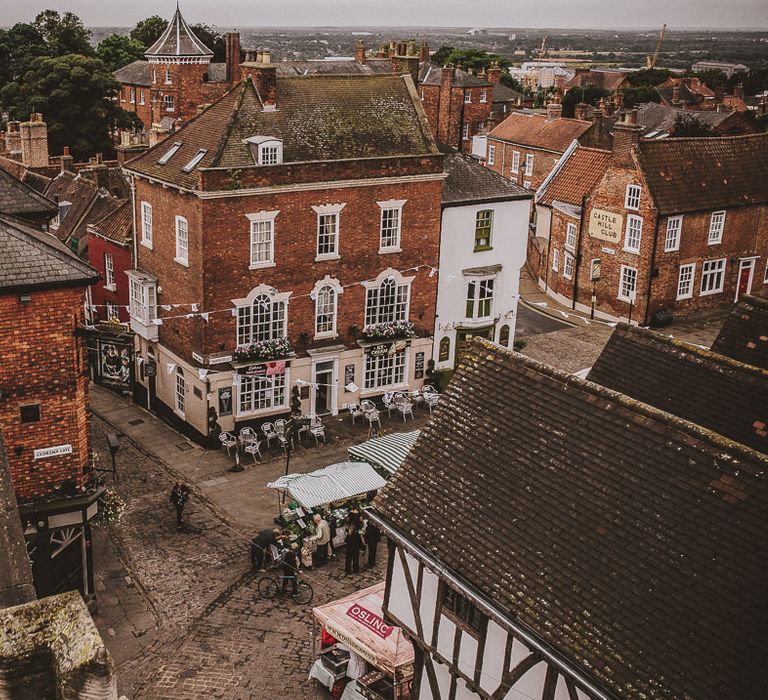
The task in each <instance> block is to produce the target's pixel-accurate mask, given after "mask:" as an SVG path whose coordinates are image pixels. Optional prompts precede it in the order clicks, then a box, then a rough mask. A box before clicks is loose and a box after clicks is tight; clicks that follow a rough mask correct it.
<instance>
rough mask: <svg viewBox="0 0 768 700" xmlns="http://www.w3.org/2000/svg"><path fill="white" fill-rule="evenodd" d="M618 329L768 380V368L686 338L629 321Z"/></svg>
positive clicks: (767, 303) (706, 361)
mask: <svg viewBox="0 0 768 700" xmlns="http://www.w3.org/2000/svg"><path fill="white" fill-rule="evenodd" d="M766 305H767V306H768V302H766ZM616 331H623V332H626V333H628V334H630V335H636V336H638V337H640V338H643V339H644V340H650V341H652V342H653V343H656V344H660V345H664V346H666V347H668V348H669V349H670V350H681V351H683V352H687V353H691V354H692V355H696V357H698V358H699V359H701V360H703V361H704V362H705V363H706V364H708V365H714V366H722V365H725V366H727V367H731V368H732V369H735V370H738V371H740V372H744V373H745V374H751V375H754V376H756V377H760V378H762V379H765V380H768V369H762V368H761V367H755V366H754V365H750V364H747V363H746V362H740V361H739V360H734V359H733V358H732V357H728V356H727V355H721V354H720V353H718V352H715V351H713V350H710V349H709V348H703V347H701V346H699V345H694V344H693V343H688V342H686V341H684V340H678V339H676V338H670V337H669V336H666V335H663V334H662V333H657V332H656V331H652V330H650V329H648V328H639V327H638V326H630V325H628V324H627V323H623V322H620V323H617V324H616V329H615V330H614V333H615V332H616Z"/></svg>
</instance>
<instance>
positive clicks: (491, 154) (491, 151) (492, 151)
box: [488, 143, 496, 165]
mask: <svg viewBox="0 0 768 700" xmlns="http://www.w3.org/2000/svg"><path fill="white" fill-rule="evenodd" d="M488 165H496V146H495V145H494V144H492V143H489V144H488Z"/></svg>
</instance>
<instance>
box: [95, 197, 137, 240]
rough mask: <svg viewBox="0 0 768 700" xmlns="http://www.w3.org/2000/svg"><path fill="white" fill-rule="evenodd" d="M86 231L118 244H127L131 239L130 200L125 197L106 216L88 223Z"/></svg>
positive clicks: (131, 212)
mask: <svg viewBox="0 0 768 700" xmlns="http://www.w3.org/2000/svg"><path fill="white" fill-rule="evenodd" d="M88 232H89V233H90V232H93V233H95V234H97V235H99V236H101V237H102V238H106V239H108V240H110V241H114V242H115V243H119V244H120V245H129V244H130V243H131V242H132V240H133V210H132V208H131V202H130V200H128V199H126V200H125V201H124V202H123V203H122V204H120V205H118V206H117V208H115V209H112V210H111V211H109V212H108V213H107V214H106V216H104V217H102V218H101V219H99V220H98V221H96V222H95V223H92V224H90V226H88Z"/></svg>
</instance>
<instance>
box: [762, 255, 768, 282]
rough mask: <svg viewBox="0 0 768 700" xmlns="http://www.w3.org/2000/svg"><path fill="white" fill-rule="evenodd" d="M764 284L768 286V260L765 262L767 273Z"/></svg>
mask: <svg viewBox="0 0 768 700" xmlns="http://www.w3.org/2000/svg"><path fill="white" fill-rule="evenodd" d="M763 284H768V260H766V261H765V272H764V273H763Z"/></svg>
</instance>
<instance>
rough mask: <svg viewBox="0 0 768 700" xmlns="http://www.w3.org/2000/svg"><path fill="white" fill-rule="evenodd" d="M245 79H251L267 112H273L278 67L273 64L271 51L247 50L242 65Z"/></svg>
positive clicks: (241, 70)
mask: <svg viewBox="0 0 768 700" xmlns="http://www.w3.org/2000/svg"><path fill="white" fill-rule="evenodd" d="M240 72H241V74H242V77H243V79H245V78H248V77H250V78H251V79H252V80H253V84H254V85H255V86H256V90H257V91H258V93H259V95H260V96H261V99H262V101H263V102H264V109H265V110H266V111H273V110H275V109H276V108H277V107H276V97H277V66H276V65H275V64H274V63H272V55H271V54H270V52H269V49H246V52H245V61H244V62H243V63H241V64H240Z"/></svg>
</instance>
